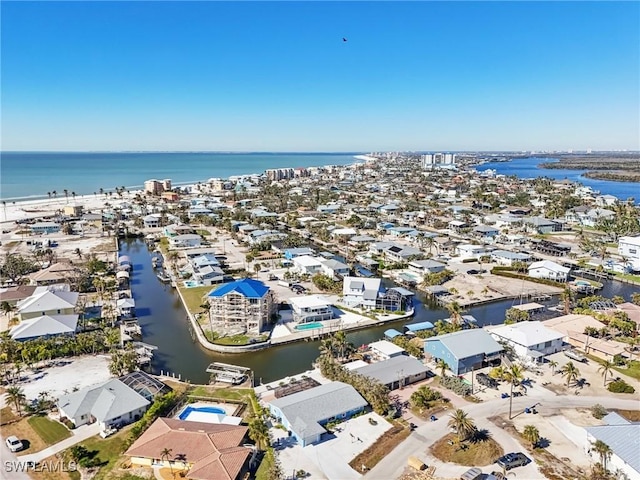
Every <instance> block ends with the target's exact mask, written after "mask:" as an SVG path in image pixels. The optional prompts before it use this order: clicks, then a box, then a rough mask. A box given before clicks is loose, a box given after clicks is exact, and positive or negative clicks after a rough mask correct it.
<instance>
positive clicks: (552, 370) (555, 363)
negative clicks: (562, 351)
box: [549, 360, 558, 375]
mask: <svg viewBox="0 0 640 480" xmlns="http://www.w3.org/2000/svg"><path fill="white" fill-rule="evenodd" d="M549 366H550V367H551V375H555V374H556V367H557V366H558V362H556V361H555V360H550V361H549Z"/></svg>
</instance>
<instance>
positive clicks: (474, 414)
mask: <svg viewBox="0 0 640 480" xmlns="http://www.w3.org/2000/svg"><path fill="white" fill-rule="evenodd" d="M536 403H539V405H538V406H537V407H536V408H537V409H538V411H539V412H540V413H541V414H545V415H546V414H550V413H551V412H552V411H556V410H559V409H564V408H584V407H590V406H592V405H594V404H596V403H599V404H601V405H603V406H604V407H606V408H620V409H629V410H637V409H638V408H640V401H639V400H638V399H637V398H635V399H626V398H610V397H588V396H584V397H583V396H555V395H550V394H548V393H546V394H545V393H544V392H541V391H535V392H531V394H530V395H528V396H526V397H517V398H515V399H514V401H513V411H514V412H522V411H523V410H524V408H526V407H530V406H532V405H534V404H536ZM463 409H464V410H465V411H466V412H467V413H468V414H469V416H470V417H471V418H473V419H474V420H475V422H476V425H477V426H478V428H486V429H488V430H489V432H490V433H491V435H492V436H493V438H494V439H495V440H496V441H497V442H498V443H500V444H501V445H502V446H503V448H504V449H505V452H508V451H521V450H524V448H523V447H522V446H521V445H520V444H519V443H518V441H517V440H516V439H515V438H513V437H511V436H510V435H508V434H507V433H506V432H505V431H503V430H502V429H500V428H497V427H496V426H495V425H494V424H492V423H491V422H489V421H488V420H487V418H489V417H492V416H495V415H503V414H507V413H508V412H509V402H508V400H503V399H495V400H491V401H487V402H483V403H477V404H471V405H468V406H466V407H464V408H463ZM447 422H448V418H447V416H443V417H442V418H440V419H438V420H437V421H435V422H429V423H425V424H423V425H422V426H419V427H418V428H417V429H416V430H415V431H414V432H413V433H412V434H411V435H410V436H409V437H408V438H407V439H406V440H405V441H404V442H402V443H401V444H400V445H398V447H396V448H395V449H394V450H393V452H391V453H390V454H388V455H387V456H386V457H385V458H384V459H383V460H382V461H380V463H378V464H377V465H376V466H375V467H374V468H373V469H372V470H370V471H369V472H367V473H366V475H365V476H364V477H363V478H364V479H366V480H378V479H380V480H383V479H384V480H389V479H394V478H398V477H399V476H400V475H401V474H402V472H403V470H404V468H405V467H406V465H407V458H408V457H409V456H410V455H414V456H416V457H418V458H420V459H422V460H426V459H427V458H428V456H427V454H426V451H427V446H428V445H430V444H432V443H434V442H435V441H436V440H438V439H439V438H441V437H443V436H444V435H445V434H447V433H448V427H447ZM427 463H428V464H432V465H435V466H436V475H438V476H439V475H442V476H443V477H451V478H457V477H459V476H460V474H461V473H463V472H464V471H465V470H466V468H465V467H460V466H456V465H453V464H445V463H442V462H437V461H435V460H434V459H431V458H430V459H429V461H428V462H427ZM486 468H487V469H488V468H490V467H486ZM517 473H518V476H519V477H520V478H528V479H532V480H534V479H543V478H545V477H544V476H543V475H542V474H541V473H540V472H539V471H538V469H537V466H536V464H535V462H531V463H530V464H529V465H527V466H526V467H522V468H518V469H517Z"/></svg>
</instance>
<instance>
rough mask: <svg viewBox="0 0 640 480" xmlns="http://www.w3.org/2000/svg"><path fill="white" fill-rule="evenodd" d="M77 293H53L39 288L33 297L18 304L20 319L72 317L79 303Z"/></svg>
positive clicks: (44, 288) (60, 291)
mask: <svg viewBox="0 0 640 480" xmlns="http://www.w3.org/2000/svg"><path fill="white" fill-rule="evenodd" d="M78 295H79V294H78V293H77V292H65V291H62V290H56V291H51V290H48V289H47V287H38V288H36V290H35V291H34V292H33V295H31V296H30V297H27V298H25V299H24V300H20V301H19V302H18V303H17V304H16V310H17V312H18V318H19V319H20V320H21V321H22V320H28V319H30V318H35V317H40V316H43V315H72V314H73V313H74V310H75V308H76V303H77V302H78Z"/></svg>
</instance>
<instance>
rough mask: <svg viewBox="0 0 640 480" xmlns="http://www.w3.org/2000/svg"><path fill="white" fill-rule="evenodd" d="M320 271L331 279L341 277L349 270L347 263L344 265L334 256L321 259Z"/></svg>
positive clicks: (347, 273)
mask: <svg viewBox="0 0 640 480" xmlns="http://www.w3.org/2000/svg"><path fill="white" fill-rule="evenodd" d="M322 272H323V273H324V274H325V275H327V276H328V277H331V278H333V279H338V278H342V277H344V276H345V275H349V273H350V272H351V270H350V268H349V265H345V264H344V263H342V262H341V261H339V260H336V259H335V258H330V259H328V260H322Z"/></svg>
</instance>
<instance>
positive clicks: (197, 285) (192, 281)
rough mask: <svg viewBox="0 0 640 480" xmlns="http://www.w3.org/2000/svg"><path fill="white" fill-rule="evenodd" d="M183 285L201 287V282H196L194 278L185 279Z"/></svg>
mask: <svg viewBox="0 0 640 480" xmlns="http://www.w3.org/2000/svg"><path fill="white" fill-rule="evenodd" d="M183 283H184V286H185V287H187V288H193V287H201V286H202V284H201V283H200V282H197V281H196V280H185V281H184V282H183Z"/></svg>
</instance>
